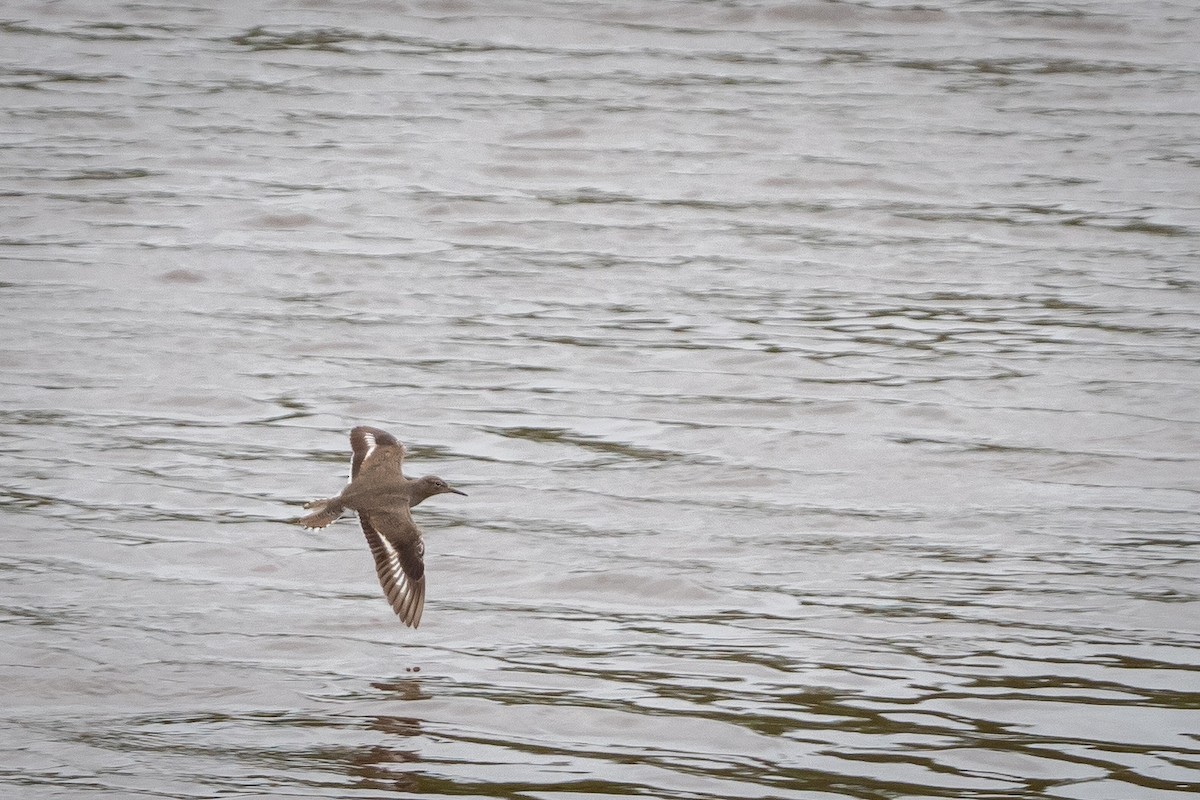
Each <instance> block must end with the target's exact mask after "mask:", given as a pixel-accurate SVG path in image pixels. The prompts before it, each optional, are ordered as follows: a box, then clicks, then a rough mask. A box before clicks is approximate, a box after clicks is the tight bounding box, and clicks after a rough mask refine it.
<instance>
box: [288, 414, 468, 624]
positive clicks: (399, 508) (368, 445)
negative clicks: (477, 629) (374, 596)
mask: <svg viewBox="0 0 1200 800" xmlns="http://www.w3.org/2000/svg"><path fill="white" fill-rule="evenodd" d="M350 450H351V452H352V453H353V455H352V456H351V459H350V482H349V483H348V484H347V485H346V488H345V489H343V490H342V493H341V494H339V495H338V496H337V497H332V498H330V499H328V500H314V501H312V502H311V503H306V504H305V505H304V507H305V508H311V509H312V512H311V513H309V514H307V515H306V516H303V517H301V518H300V519H298V520H296V523H297V524H299V525H303V526H304V527H305V528H324V527H325V526H326V525H329V524H331V523H332V522H333V521H334V520H336V519H337V518H338V517H340V516H341V515H342V514H343V513H345V511H346V509H352V510H354V511H357V512H358V521H359V523H360V524H361V525H362V529H363V534H364V535H365V536H366V537H367V544H368V545H369V546H370V548H371V555H372V556H374V558H375V571H376V572H377V573H378V574H379V583H380V585H382V586H383V593H384V595H385V596H386V597H387V599H388V602H389V603H391V606H392V610H393V611H395V612H396V615H397V616H398V617H400V620H401V621H402V622H403V623H404V624H405V625H408V626H409V627H412V628H416V627H417V626H418V625H420V624H421V612H422V611H423V610H424V608H425V543H424V542H423V541H422V540H421V529H420V528H418V527H417V525H416V523H415V522H413V518H412V514H410V513H409V510H410V509H411V508H412V507H413V506H416V505H419V504H420V503H422V502H424V501H425V500H426V499H428V498H430V497H433V496H434V495H435V494H446V493H450V494H461V495H463V496H466V494H467V493H466V492H464V491H461V490H460V489H455V488H454V487H453V486H451V485H450V484H448V483H446V482H445V481H444V480H442V479H441V478H439V477H437V476H436V475H426V476H425V477H423V478H417V479H415V480H414V479H412V478H408V477H405V475H404V473H403V472H402V471H401V465H402V464H403V461H404V445H402V444H400V442H399V441H398V440H397V439H396V437H395V436H392V435H391V434H390V433H388V432H387V431H383V430H380V429H379V428H371V427H367V426H365V425H360V426H358V427H357V428H355V429H354V430H352V431H350Z"/></svg>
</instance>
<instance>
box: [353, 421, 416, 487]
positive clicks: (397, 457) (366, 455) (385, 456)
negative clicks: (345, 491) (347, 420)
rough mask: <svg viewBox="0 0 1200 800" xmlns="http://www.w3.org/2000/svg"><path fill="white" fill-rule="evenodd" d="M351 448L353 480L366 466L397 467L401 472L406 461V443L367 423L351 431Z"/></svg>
mask: <svg viewBox="0 0 1200 800" xmlns="http://www.w3.org/2000/svg"><path fill="white" fill-rule="evenodd" d="M350 450H351V452H352V453H353V455H352V456H351V458H350V480H352V481H353V480H354V479H355V478H357V477H358V473H359V472H360V471H361V470H362V469H363V467H364V466H365V467H366V468H367V469H369V470H375V469H387V470H391V469H395V471H396V473H397V474H399V473H400V467H401V465H402V463H403V462H404V445H402V444H400V441H399V440H398V439H396V437H395V436H392V435H391V434H390V433H388V432H387V431H384V430H380V429H379V428H372V427H370V426H367V425H359V426H358V427H357V428H355V429H354V430H352V431H350ZM385 465H386V466H385Z"/></svg>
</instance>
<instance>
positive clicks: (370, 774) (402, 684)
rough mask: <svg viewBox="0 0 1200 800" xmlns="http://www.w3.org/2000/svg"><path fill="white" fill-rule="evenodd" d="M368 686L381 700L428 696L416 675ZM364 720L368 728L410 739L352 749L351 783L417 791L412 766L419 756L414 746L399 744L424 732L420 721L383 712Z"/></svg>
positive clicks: (375, 788) (386, 789)
mask: <svg viewBox="0 0 1200 800" xmlns="http://www.w3.org/2000/svg"><path fill="white" fill-rule="evenodd" d="M371 687H372V688H373V689H377V690H379V692H380V693H381V694H382V696H381V697H380V699H382V700H423V699H427V698H428V697H429V695H428V694H425V693H424V692H422V691H421V683H420V681H419V680H417V679H415V678H403V679H398V680H394V681H380V682H377V683H372V684H371ZM367 719H368V720H369V724H368V725H367V728H368V729H369V730H372V731H379V732H380V733H384V734H387V735H389V736H397V737H402V738H403V739H405V740H410V741H403V742H401V741H397V742H396V743H395V744H396V745H397V746H392V745H391V744H389V743H385V744H377V745H372V746H370V747H361V748H357V749H355V750H353V751H352V752H351V753H350V754H349V755H348V757H347V762H348V763H347V767H348V768H349V773H350V777H351V778H352V779H353V785H354V786H355V787H356V788H359V789H371V790H373V791H400V792H414V791H417V790H418V789H419V788H420V787H419V785H418V784H419V781H420V778H421V776H420V775H419V774H418V773H417V772H415V771H414V769H413V765H415V764H419V763H420V762H421V756H420V754H419V753H418V752H417V750H416V749H414V748H412V747H403V746H399V745H401V744H408V745H412V744H415V742H414V741H411V740H412V739H413V737H416V736H420V735H421V734H422V733H423V731H422V728H421V720H419V719H417V718H416V717H401V716H392V715H382V714H381V715H377V716H373V717H368V718H367Z"/></svg>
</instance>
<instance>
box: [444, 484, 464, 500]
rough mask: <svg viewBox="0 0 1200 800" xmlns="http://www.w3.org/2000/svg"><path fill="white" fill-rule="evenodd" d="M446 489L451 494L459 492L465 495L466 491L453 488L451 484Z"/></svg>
mask: <svg viewBox="0 0 1200 800" xmlns="http://www.w3.org/2000/svg"><path fill="white" fill-rule="evenodd" d="M447 491H449V492H450V493H451V494H461V495H462V496H463V497H466V496H467V493H466V492H464V491H463V490H462V489H455V488H454V487H453V486H451V487H450V488H449V489H447Z"/></svg>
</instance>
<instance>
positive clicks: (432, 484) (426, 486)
mask: <svg viewBox="0 0 1200 800" xmlns="http://www.w3.org/2000/svg"><path fill="white" fill-rule="evenodd" d="M413 490H414V492H413V493H414V495H415V497H414V498H413V499H414V501H415V502H413V505H414V506H415V505H416V504H417V503H419V502H421V501H422V500H424V499H425V498H427V497H433V496H434V495H435V494H461V495H462V496H463V497H466V496H467V493H466V492H464V491H463V490H461V489H455V488H454V487H453V486H451V485H450V484H448V483H446V482H445V481H444V480H442V479H441V478H439V477H438V476H437V475H426V476H425V477H424V478H418V479H417V482H416V484H415V485H414V486H413Z"/></svg>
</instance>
